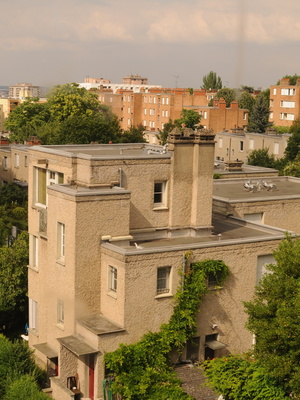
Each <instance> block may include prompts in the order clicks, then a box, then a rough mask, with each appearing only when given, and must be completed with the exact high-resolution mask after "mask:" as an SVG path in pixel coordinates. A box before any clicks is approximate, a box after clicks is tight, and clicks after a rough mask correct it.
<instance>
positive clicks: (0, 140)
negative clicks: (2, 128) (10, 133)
mask: <svg viewBox="0 0 300 400" xmlns="http://www.w3.org/2000/svg"><path fill="white" fill-rule="evenodd" d="M0 145H2V146H4V145H5V146H8V145H9V140H8V139H7V138H6V137H4V136H1V137H0Z"/></svg>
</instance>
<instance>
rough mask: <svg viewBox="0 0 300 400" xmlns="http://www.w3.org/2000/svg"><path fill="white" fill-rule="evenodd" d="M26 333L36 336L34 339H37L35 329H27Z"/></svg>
mask: <svg viewBox="0 0 300 400" xmlns="http://www.w3.org/2000/svg"><path fill="white" fill-rule="evenodd" d="M28 332H29V333H31V334H32V335H34V336H36V337H39V334H38V332H37V331H36V330H35V329H32V328H29V329H28Z"/></svg>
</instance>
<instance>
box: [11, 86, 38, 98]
mask: <svg viewBox="0 0 300 400" xmlns="http://www.w3.org/2000/svg"><path fill="white" fill-rule="evenodd" d="M40 96H41V88H40V87H39V86H33V85H32V84H31V83H18V84H17V85H11V86H9V97H10V98H12V99H26V97H40Z"/></svg>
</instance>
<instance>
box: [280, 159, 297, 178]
mask: <svg viewBox="0 0 300 400" xmlns="http://www.w3.org/2000/svg"><path fill="white" fill-rule="evenodd" d="M282 172H283V175H285V176H296V177H297V178H300V161H299V160H295V161H289V162H288V163H287V164H286V165H285V166H284V168H283V171H282Z"/></svg>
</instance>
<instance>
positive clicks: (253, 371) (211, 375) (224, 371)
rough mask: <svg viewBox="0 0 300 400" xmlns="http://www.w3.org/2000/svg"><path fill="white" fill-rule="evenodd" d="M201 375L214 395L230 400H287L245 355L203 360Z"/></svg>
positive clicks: (283, 392)
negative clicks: (220, 395) (202, 374)
mask: <svg viewBox="0 0 300 400" xmlns="http://www.w3.org/2000/svg"><path fill="white" fill-rule="evenodd" d="M204 374H205V376H206V377H207V379H208V384H209V386H211V387H212V388H213V389H214V390H215V391H216V392H217V393H220V394H222V395H223V397H224V398H225V399H228V400H229V399H230V400H254V399H255V400H288V399H289V398H290V397H289V396H288V395H286V393H285V391H284V389H283V387H280V386H278V383H277V381H276V379H274V378H272V377H270V376H269V375H268V373H267V371H266V369H265V368H264V367H263V366H262V365H261V364H260V363H259V362H257V361H255V360H254V359H253V357H250V356H248V355H246V354H245V355H230V356H227V357H222V358H215V359H214V360H209V361H205V363H204Z"/></svg>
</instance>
